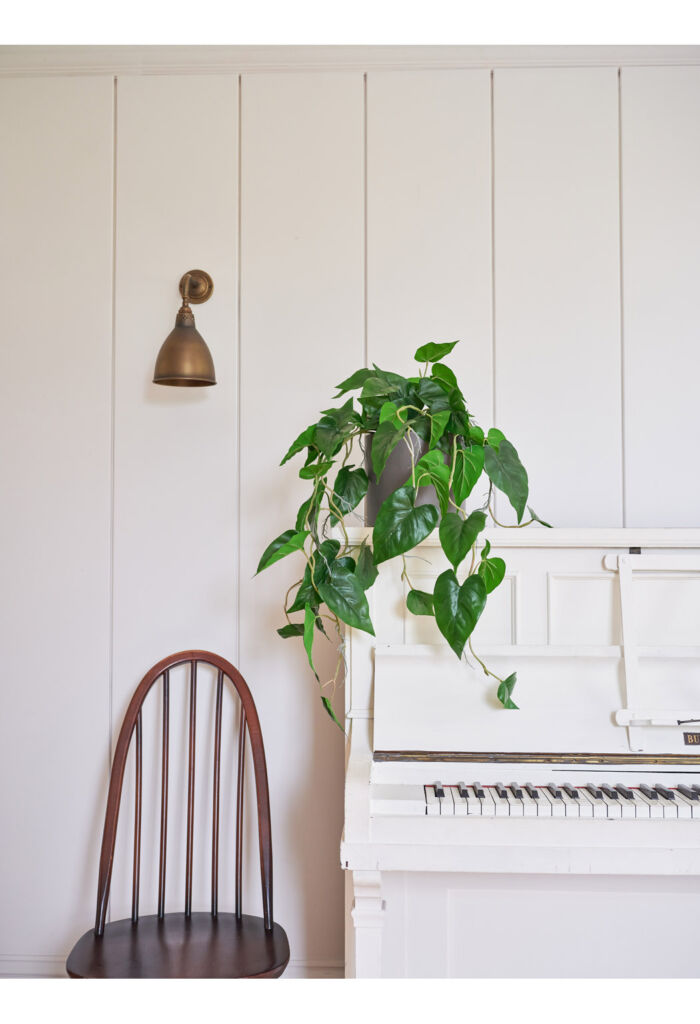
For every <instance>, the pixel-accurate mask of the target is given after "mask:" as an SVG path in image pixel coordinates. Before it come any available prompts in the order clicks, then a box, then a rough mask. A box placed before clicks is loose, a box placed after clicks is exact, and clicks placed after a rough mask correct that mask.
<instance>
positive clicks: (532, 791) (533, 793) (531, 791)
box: [525, 782, 540, 800]
mask: <svg viewBox="0 0 700 1024" xmlns="http://www.w3.org/2000/svg"><path fill="white" fill-rule="evenodd" d="M525 792H526V793H527V795H528V796H529V797H530V799H531V800H539V798H540V794H539V792H538V791H537V787H536V786H533V785H532V783H531V782H526V783H525Z"/></svg>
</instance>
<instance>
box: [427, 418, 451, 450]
mask: <svg viewBox="0 0 700 1024" xmlns="http://www.w3.org/2000/svg"><path fill="white" fill-rule="evenodd" d="M450 415H451V413H450V410H449V409H445V410H443V412H436V413H435V415H434V416H431V418H430V447H431V448H434V447H435V445H436V444H437V443H438V441H439V440H440V438H441V437H442V435H443V434H444V433H445V427H446V426H447V421H448V420H449V418H450Z"/></svg>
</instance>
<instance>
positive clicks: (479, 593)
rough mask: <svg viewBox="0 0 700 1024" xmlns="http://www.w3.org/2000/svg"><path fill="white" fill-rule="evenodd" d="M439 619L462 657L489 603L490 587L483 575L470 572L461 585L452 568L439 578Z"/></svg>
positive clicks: (444, 633) (436, 614)
mask: <svg viewBox="0 0 700 1024" xmlns="http://www.w3.org/2000/svg"><path fill="white" fill-rule="evenodd" d="M433 600H434V603H435V621H436V622H437V626H438V629H439V630H440V632H441V633H442V635H443V636H444V638H445V640H447V642H448V644H449V645H450V647H451V648H452V650H453V651H454V652H455V654H456V655H457V657H458V658H461V657H462V651H463V650H464V645H465V643H466V642H467V640H468V639H469V637H470V636H471V634H472V632H473V630H474V627H475V626H476V624H477V622H478V621H479V616H480V615H481V613H482V612H483V610H484V606H485V605H486V587H485V585H484V581H483V580H482V579H481V577H480V576H468V577H467V579H466V580H465V581H464V583H463V584H462V586H461V587H460V585H459V582H458V580H457V577H456V576H455V574H454V571H453V570H452V569H446V570H445V572H443V573H442V574H441V575H440V576H438V578H437V580H436V582H435V593H434V595H433Z"/></svg>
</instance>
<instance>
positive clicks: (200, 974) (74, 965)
mask: <svg viewBox="0 0 700 1024" xmlns="http://www.w3.org/2000/svg"><path fill="white" fill-rule="evenodd" d="M288 962H289V943H288V941H287V936H286V934H285V932H284V929H283V928H280V926H279V925H278V924H274V925H273V927H272V931H269V932H268V931H265V923H264V921H263V919H262V918H261V917H251V916H250V915H249V914H243V915H242V916H241V917H240V918H237V917H236V915H235V914H222V913H219V914H217V916H216V917H213V916H212V915H211V914H210V913H193V914H190V916H189V917H187V916H186V915H185V914H166V915H165V916H164V917H162V918H159V917H158V916H157V914H152V915H150V916H148V917H139V919H138V921H137V922H136V924H134V923H133V922H132V921H131V919H128V920H126V921H113V922H112V923H111V924H108V925H105V930H104V935H102V936H100V937H99V938H98V937H97V936H96V935H95V931H94V929H93V928H91V929H90V931H89V932H85V934H84V935H83V937H82V938H81V939H79V940H78V942H77V943H76V945H75V946H74V948H73V951H72V953H71V954H70V956H69V957H68V963H67V964H66V969H67V971H68V973H69V974H70V976H71V977H72V978H278V977H279V976H280V974H282V972H283V970H284V969H285V967H286V966H287V963H288Z"/></svg>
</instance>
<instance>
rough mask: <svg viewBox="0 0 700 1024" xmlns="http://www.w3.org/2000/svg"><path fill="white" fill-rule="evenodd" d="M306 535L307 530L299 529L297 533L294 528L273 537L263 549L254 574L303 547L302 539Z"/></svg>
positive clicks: (304, 538)
mask: <svg viewBox="0 0 700 1024" xmlns="http://www.w3.org/2000/svg"><path fill="white" fill-rule="evenodd" d="M308 536H309V531H308V530H300V531H299V532H298V533H297V532H296V531H295V530H285V531H284V533H281V534H280V535H279V537H275V539H274V540H273V541H272V543H271V544H268V546H267V547H266V548H265V550H264V551H263V554H262V558H261V559H260V561H259V563H258V568H257V570H256V575H257V573H259V572H262V571H263V569H267V568H268V566H270V565H273V564H274V563H275V562H279V560H280V558H284V557H285V556H286V555H291V554H292V552H293V551H299V550H300V548H303V547H304V541H305V540H306V538H307V537H308Z"/></svg>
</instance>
